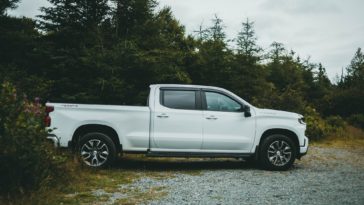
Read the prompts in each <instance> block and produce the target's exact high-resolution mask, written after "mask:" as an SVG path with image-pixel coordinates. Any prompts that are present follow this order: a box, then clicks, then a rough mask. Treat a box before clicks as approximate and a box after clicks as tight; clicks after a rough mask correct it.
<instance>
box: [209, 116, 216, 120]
mask: <svg viewBox="0 0 364 205" xmlns="http://www.w3.org/2000/svg"><path fill="white" fill-rule="evenodd" d="M206 119H208V120H217V117H215V116H213V115H211V116H209V117H206Z"/></svg>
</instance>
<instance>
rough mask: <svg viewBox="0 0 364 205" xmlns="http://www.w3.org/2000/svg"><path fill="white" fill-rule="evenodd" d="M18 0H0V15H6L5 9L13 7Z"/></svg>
mask: <svg viewBox="0 0 364 205" xmlns="http://www.w3.org/2000/svg"><path fill="white" fill-rule="evenodd" d="M19 1H20V0H1V1H0V16H4V15H6V10H7V9H15V8H16V7H17V5H16V4H17V3H19Z"/></svg>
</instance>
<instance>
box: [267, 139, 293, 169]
mask: <svg viewBox="0 0 364 205" xmlns="http://www.w3.org/2000/svg"><path fill="white" fill-rule="evenodd" d="M291 157H292V148H291V147H290V146H289V144H288V143H287V142H285V141H284V140H276V141H273V142H272V144H270V145H269V148H268V159H269V162H270V163H271V164H273V165H274V166H284V165H286V164H287V163H288V162H289V161H290V160H291Z"/></svg>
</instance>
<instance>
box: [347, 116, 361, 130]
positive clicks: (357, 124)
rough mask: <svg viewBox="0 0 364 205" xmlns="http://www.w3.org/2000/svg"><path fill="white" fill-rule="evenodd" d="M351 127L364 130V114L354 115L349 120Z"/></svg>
mask: <svg viewBox="0 0 364 205" xmlns="http://www.w3.org/2000/svg"><path fill="white" fill-rule="evenodd" d="M348 121H349V123H350V124H351V125H353V126H355V127H357V128H361V129H364V114H354V115H351V116H350V117H349V118H348Z"/></svg>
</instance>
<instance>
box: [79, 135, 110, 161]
mask: <svg viewBox="0 0 364 205" xmlns="http://www.w3.org/2000/svg"><path fill="white" fill-rule="evenodd" d="M108 156H109V148H108V147H107V145H106V144H105V143H104V142H103V141H101V140H98V139H91V140H89V141H87V142H86V143H85V144H83V145H82V147H81V157H82V160H83V162H85V164H87V165H88V166H92V167H99V166H101V165H103V164H104V163H105V162H106V161H107V158H108Z"/></svg>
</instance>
